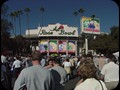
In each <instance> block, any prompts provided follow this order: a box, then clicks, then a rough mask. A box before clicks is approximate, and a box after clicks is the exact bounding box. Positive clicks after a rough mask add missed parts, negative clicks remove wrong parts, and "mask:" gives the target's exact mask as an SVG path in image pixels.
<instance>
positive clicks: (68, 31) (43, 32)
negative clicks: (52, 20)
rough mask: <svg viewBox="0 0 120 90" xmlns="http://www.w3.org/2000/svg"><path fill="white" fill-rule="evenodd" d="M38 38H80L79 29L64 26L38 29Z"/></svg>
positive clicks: (56, 25) (55, 25)
mask: <svg viewBox="0 0 120 90" xmlns="http://www.w3.org/2000/svg"><path fill="white" fill-rule="evenodd" d="M38 30H39V32H38V36H39V37H42V36H70V37H78V29H77V28H76V27H69V26H67V25H63V24H59V23H57V24H50V25H48V26H47V27H38Z"/></svg>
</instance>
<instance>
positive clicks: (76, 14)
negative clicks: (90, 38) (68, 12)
mask: <svg viewBox="0 0 120 90" xmlns="http://www.w3.org/2000/svg"><path fill="white" fill-rule="evenodd" d="M73 15H74V16H75V17H76V21H77V16H78V12H77V11H75V12H73ZM76 26H77V22H76Z"/></svg>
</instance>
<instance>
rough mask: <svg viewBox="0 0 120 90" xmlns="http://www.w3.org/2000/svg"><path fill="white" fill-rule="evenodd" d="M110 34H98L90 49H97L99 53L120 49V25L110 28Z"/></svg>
mask: <svg viewBox="0 0 120 90" xmlns="http://www.w3.org/2000/svg"><path fill="white" fill-rule="evenodd" d="M110 30H111V33H110V34H108V35H107V34H102V35H98V36H97V37H96V39H95V40H93V42H92V43H90V44H89V45H90V47H89V48H90V49H93V50H96V51H97V53H104V54H106V53H113V52H116V51H119V27H118V26H113V27H111V28H110Z"/></svg>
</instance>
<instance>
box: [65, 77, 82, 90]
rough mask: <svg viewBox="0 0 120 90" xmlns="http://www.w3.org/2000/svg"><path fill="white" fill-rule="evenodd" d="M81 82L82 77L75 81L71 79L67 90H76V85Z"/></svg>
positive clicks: (67, 84) (66, 87)
mask: <svg viewBox="0 0 120 90" xmlns="http://www.w3.org/2000/svg"><path fill="white" fill-rule="evenodd" d="M79 80H80V77H76V78H74V79H71V80H70V81H68V82H67V83H66V85H65V90H74V88H75V85H76V84H77V82H78V81H79Z"/></svg>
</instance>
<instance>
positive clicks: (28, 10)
mask: <svg viewBox="0 0 120 90" xmlns="http://www.w3.org/2000/svg"><path fill="white" fill-rule="evenodd" d="M25 12H26V15H27V26H28V35H29V36H30V30H29V12H30V9H29V8H25Z"/></svg>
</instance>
